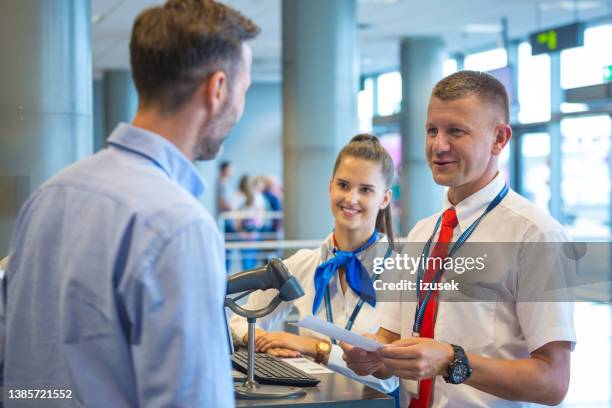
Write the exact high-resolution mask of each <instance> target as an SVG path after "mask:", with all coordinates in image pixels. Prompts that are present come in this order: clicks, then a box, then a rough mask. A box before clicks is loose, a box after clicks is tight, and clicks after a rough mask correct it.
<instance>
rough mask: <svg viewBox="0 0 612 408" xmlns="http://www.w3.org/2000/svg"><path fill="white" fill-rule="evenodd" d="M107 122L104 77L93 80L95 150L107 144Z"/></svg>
mask: <svg viewBox="0 0 612 408" xmlns="http://www.w3.org/2000/svg"><path fill="white" fill-rule="evenodd" d="M106 137H107V134H106V123H105V119H104V79H102V77H100V78H94V81H93V151H94V153H95V152H97V151H98V150H100V149H103V148H104V147H105V146H106Z"/></svg>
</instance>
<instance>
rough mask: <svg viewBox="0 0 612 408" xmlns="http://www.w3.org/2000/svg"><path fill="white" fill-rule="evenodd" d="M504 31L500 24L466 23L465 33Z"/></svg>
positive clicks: (497, 32)
mask: <svg viewBox="0 0 612 408" xmlns="http://www.w3.org/2000/svg"><path fill="white" fill-rule="evenodd" d="M501 31H502V27H501V25H500V24H466V25H465V27H463V32H464V33H469V34H499V33H501Z"/></svg>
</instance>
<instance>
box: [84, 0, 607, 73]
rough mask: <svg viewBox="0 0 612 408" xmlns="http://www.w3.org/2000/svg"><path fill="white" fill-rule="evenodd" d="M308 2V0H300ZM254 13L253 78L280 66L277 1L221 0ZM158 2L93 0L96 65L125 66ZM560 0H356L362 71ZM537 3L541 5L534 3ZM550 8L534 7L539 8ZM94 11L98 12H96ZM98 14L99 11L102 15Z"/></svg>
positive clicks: (582, 14) (457, 44) (468, 44)
mask: <svg viewBox="0 0 612 408" xmlns="http://www.w3.org/2000/svg"><path fill="white" fill-rule="evenodd" d="M300 1H308V0H300ZM329 1H334V0H329ZM611 1H612V0H599V1H598V0H581V1H579V2H578V3H581V4H583V5H585V6H591V7H592V6H593V5H595V7H594V8H591V9H589V10H581V11H579V12H578V17H579V18H581V19H589V18H593V17H598V16H605V15H606V14H607V15H610V12H611V10H610V8H611V3H610V2H611ZM223 2H224V3H226V4H229V5H231V6H233V7H235V8H236V9H238V10H240V11H241V12H243V13H244V14H245V15H247V16H249V17H251V18H252V19H253V20H254V21H255V22H256V23H257V24H258V25H260V27H261V28H262V33H261V34H260V36H259V37H258V38H257V39H256V40H254V41H253V42H252V47H253V57H254V64H253V78H254V80H256V81H257V80H278V79H279V78H280V73H281V64H280V61H281V52H282V47H281V0H227V1H223ZM160 3H162V2H160V1H155V0H92V17H93V18H94V19H96V18H98V19H100V21H99V22H97V23H95V24H94V25H93V27H92V37H93V45H92V48H93V56H94V57H93V58H94V69H95V71H96V72H101V71H102V70H104V69H108V68H128V67H129V52H128V45H129V36H130V30H131V26H132V23H133V21H134V19H135V18H136V16H137V15H138V13H139V12H140V11H141V10H143V9H145V8H147V7H151V6H154V5H157V4H160ZM562 3H565V4H566V7H567V4H569V5H570V6H571V5H572V4H573V3H572V2H571V1H569V2H568V1H565V2H560V1H557V0H551V1H546V2H543V1H537V0H503V1H500V2H497V3H495V5H494V6H492V4H493V3H491V1H490V0H428V1H416V0H395V1H394V0H358V21H359V23H361V25H362V26H364V28H363V29H360V30H359V51H360V59H361V69H362V72H377V71H385V70H389V69H393V68H395V67H397V65H398V52H399V51H398V50H399V41H400V40H401V38H403V37H407V36H415V35H439V36H441V37H443V38H444V40H445V42H446V44H447V47H448V51H449V53H453V52H460V51H464V50H471V49H475V48H479V47H484V46H491V45H494V44H496V43H498V42H499V39H500V35H499V34H496V33H466V32H465V27H466V26H467V25H468V24H484V25H489V26H491V25H493V26H495V25H499V24H500V21H501V18H502V17H506V18H507V19H508V31H509V35H510V37H511V38H516V37H522V36H526V35H527V34H528V33H529V32H531V31H534V30H536V29H539V28H545V27H551V26H555V25H559V24H565V23H569V22H572V21H574V18H575V16H576V15H575V12H573V11H571V10H567V9H562V8H560V5H561V4H562ZM538 5H539V6H538ZM542 5H544V6H545V7H544V8H546V9H550V10H547V11H545V12H540V13H538V7H540V8H542ZM96 16H97V17H96ZM100 16H101V17H100Z"/></svg>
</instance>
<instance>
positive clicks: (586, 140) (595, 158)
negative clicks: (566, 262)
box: [561, 115, 611, 239]
mask: <svg viewBox="0 0 612 408" xmlns="http://www.w3.org/2000/svg"><path fill="white" fill-rule="evenodd" d="M610 126H611V123H610V117H609V116H608V115H596V116H583V117H575V118H567V119H563V120H562V121H561V134H562V145H561V149H562V155H563V156H562V167H561V171H562V174H561V180H562V183H561V194H562V201H563V215H564V218H565V220H566V224H567V226H568V230H569V231H570V233H571V234H572V235H573V236H575V237H584V238H585V239H586V238H589V239H590V238H595V239H597V238H604V239H608V237H609V236H610V163H609V160H610Z"/></svg>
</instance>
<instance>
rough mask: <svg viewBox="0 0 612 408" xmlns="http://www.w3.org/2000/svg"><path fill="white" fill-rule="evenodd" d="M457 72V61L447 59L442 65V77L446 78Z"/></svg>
mask: <svg viewBox="0 0 612 408" xmlns="http://www.w3.org/2000/svg"><path fill="white" fill-rule="evenodd" d="M455 72H457V60H456V59H454V58H450V59H447V60H446V61H444V65H442V76H445V77H446V76H448V75H450V74H453V73H455Z"/></svg>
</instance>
